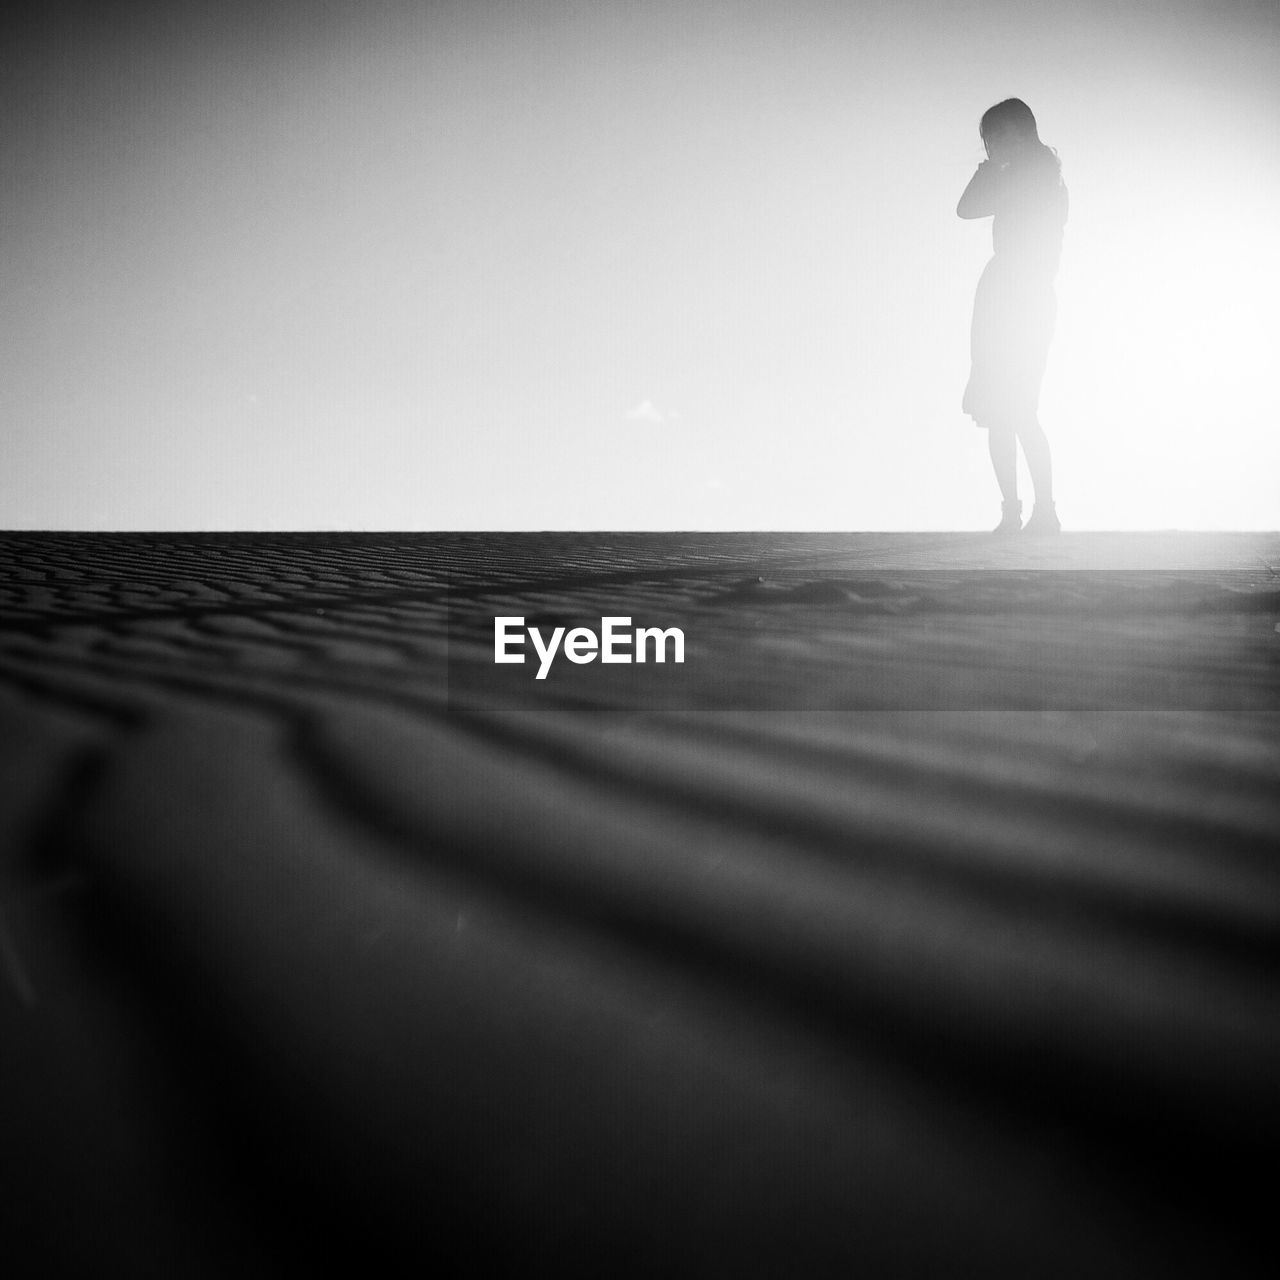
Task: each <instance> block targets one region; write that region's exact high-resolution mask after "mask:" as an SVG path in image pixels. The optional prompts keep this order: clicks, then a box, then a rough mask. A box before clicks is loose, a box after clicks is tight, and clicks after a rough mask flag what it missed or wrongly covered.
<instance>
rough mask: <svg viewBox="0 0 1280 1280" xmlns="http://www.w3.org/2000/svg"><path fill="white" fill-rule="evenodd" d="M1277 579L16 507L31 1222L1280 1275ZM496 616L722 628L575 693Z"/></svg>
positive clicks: (5, 661) (185, 1253)
mask: <svg viewBox="0 0 1280 1280" xmlns="http://www.w3.org/2000/svg"><path fill="white" fill-rule="evenodd" d="M1277 565H1280V539H1278V538H1276V537H1275V536H1272V535H1239V534H1230V535H1077V536H1075V537H1072V536H1064V537H1063V538H1060V539H1053V540H1045V541H1040V542H1036V541H1032V540H1027V541H1026V542H1024V543H1016V542H1015V543H1012V544H1010V543H998V542H994V541H993V540H992V539H990V538H982V537H978V536H976V535H952V536H949V535H942V534H928V535H925V534H921V535H858V534H849V535H836V534H825V535H816V534H815V535H764V534H733V535H711V534H702V535H694V534H690V535H683V534H662V535H644V534H613V533H610V534H599V535H587V534H576V535H569V534H537V535H519V534H448V535H445V534H440V535H373V534H370V535H343V536H339V535H272V536H266V535H235V536H217V535H207V536H199V535H70V534H61V535H60V534H44V535H41V534H10V535H3V536H0V566H2V567H3V572H4V579H3V584H2V585H0V608H2V609H3V614H2V616H0V760H2V761H3V766H4V772H3V778H4V785H3V787H2V788H0V848H2V849H3V854H2V856H0V944H3V946H2V948H0V974H2V976H3V983H2V985H0V1010H2V1011H3V1019H4V1027H3V1035H4V1043H5V1045H6V1053H5V1055H4V1067H3V1068H2V1070H3V1072H4V1077H3V1079H4V1083H5V1085H6V1086H7V1087H5V1088H4V1089H3V1090H0V1097H2V1098H3V1103H0V1106H2V1107H3V1109H4V1115H3V1120H2V1121H0V1123H3V1125H4V1131H5V1132H6V1134H9V1135H12V1138H11V1140H7V1142H6V1145H7V1146H8V1147H9V1149H10V1151H11V1152H12V1156H11V1157H10V1158H9V1160H8V1168H7V1170H6V1177H7V1180H8V1182H9V1184H10V1185H9V1187H7V1188H6V1195H7V1197H8V1201H7V1202H8V1203H9V1204H11V1205H13V1206H16V1207H17V1209H18V1210H19V1212H18V1215H17V1220H18V1222H19V1226H18V1228H16V1229H15V1230H16V1237H15V1238H16V1239H19V1240H20V1239H21V1238H22V1237H23V1236H24V1235H25V1236H26V1238H27V1239H28V1240H29V1241H31V1242H33V1243H34V1245H35V1247H37V1248H39V1249H41V1250H43V1251H44V1253H45V1256H46V1257H47V1258H48V1259H49V1271H50V1272H53V1271H56V1270H58V1269H68V1270H77V1269H83V1268H87V1267H89V1266H91V1265H101V1264H100V1261H98V1260H100V1259H101V1257H102V1256H103V1254H104V1252H105V1253H106V1254H108V1255H112V1256H114V1257H116V1258H118V1259H119V1260H121V1261H122V1262H123V1263H124V1264H125V1265H128V1266H129V1267H130V1268H131V1269H132V1270H133V1271H135V1272H136V1273H141V1274H150V1273H156V1274H161V1273H163V1274H174V1273H175V1272H176V1273H178V1274H202V1273H206V1272H207V1273H208V1274H210V1275H216V1274H226V1273H227V1272H228V1271H230V1270H232V1269H233V1268H234V1269H235V1271H236V1272H237V1273H245V1274H255V1273H260V1274H264V1275H273V1274H280V1273H291V1272H293V1271H295V1270H296V1271H299V1272H301V1271H304V1270H314V1269H315V1268H316V1267H319V1266H325V1265H333V1264H335V1263H337V1264H338V1265H340V1266H341V1267H342V1268H343V1269H351V1268H355V1267H360V1268H362V1269H366V1270H367V1269H369V1268H371V1267H372V1268H374V1269H384V1270H385V1269H396V1268H398V1267H399V1266H400V1265H401V1264H402V1263H403V1265H404V1266H405V1268H406V1270H413V1271H414V1272H415V1273H420V1272H421V1271H422V1270H423V1269H424V1268H426V1267H433V1266H441V1265H443V1266H448V1267H452V1268H457V1267H462V1266H467V1267H472V1266H475V1267H478V1266H480V1265H482V1264H483V1265H489V1266H497V1267H498V1269H499V1270H501V1271H504V1272H507V1273H512V1274H514V1273H515V1272H517V1271H519V1273H520V1274H525V1273H527V1272H529V1271H531V1270H535V1271H545V1272H552V1273H555V1274H577V1273H582V1274H588V1273H590V1274H637V1275H650V1274H698V1275H701V1274H734V1275H738V1274H748V1275H770V1276H772V1275H797V1274H804V1275H808V1274H813V1275H822V1274H830V1275H847V1274H850V1273H851V1272H854V1271H856V1272H858V1273H859V1274H870V1275H903V1276H915V1275H947V1276H953V1275H957V1274H961V1275H963V1274H973V1275H989V1274H1004V1273H1011V1274H1036V1275H1062V1276H1078V1275H1081V1274H1089V1275H1116V1276H1138V1275H1144V1276H1145V1275H1149V1274H1163V1275H1223V1274H1231V1275H1248V1274H1263V1273H1264V1272H1263V1263H1264V1261H1265V1255H1264V1254H1262V1253H1261V1252H1260V1250H1261V1247H1262V1246H1263V1245H1264V1244H1265V1243H1266V1241H1267V1239H1268V1232H1269V1219H1270V1205H1269V1199H1270V1197H1269V1196H1268V1194H1267V1188H1266V1187H1264V1186H1263V1185H1261V1184H1260V1183H1258V1182H1257V1181H1255V1180H1254V1179H1253V1178H1252V1177H1251V1176H1249V1174H1248V1173H1247V1172H1246V1171H1247V1170H1249V1169H1250V1168H1251V1162H1252V1161H1256V1159H1257V1158H1258V1157H1259V1156H1262V1157H1264V1158H1266V1157H1267V1156H1268V1155H1269V1154H1270V1153H1272V1152H1274V1149H1275V1144H1276V1141H1277V1137H1280V1094H1278V1093H1277V1089H1276V1084H1275V1081H1276V1080H1277V1078H1280V1072H1278V1070H1277V1069H1278V1068H1280V1019H1277V1016H1276V1014H1277V1006H1276V993H1277V982H1276V980H1277V976H1278V973H1277V970H1278V965H1277V959H1278V955H1277V945H1276V944H1277V937H1278V931H1277V925H1278V923H1280V892H1278V889H1280V872H1278V871H1277V863H1276V858H1275V852H1276V848H1277V834H1278V833H1280V788H1278V787H1277V782H1278V781H1280V697H1278V695H1280V666H1278V665H1277V655H1278V654H1280V634H1277V631H1276V626H1277V623H1278V622H1280V591H1278V589H1277V572H1276V566H1277ZM508 611H510V612H511V613H512V614H519V615H522V616H525V617H527V618H530V619H544V620H546V622H547V623H548V624H551V623H553V622H556V621H557V620H558V621H559V622H560V623H564V624H569V623H572V622H575V621H584V622H585V621H588V620H590V619H593V618H594V619H595V620H596V621H597V622H598V621H599V619H600V617H601V616H602V615H603V614H606V613H613V614H626V615H630V616H634V617H635V618H637V619H643V618H652V619H654V620H657V621H661V622H663V624H664V625H680V626H682V627H684V629H685V630H686V633H687V635H688V638H689V644H688V661H687V662H686V663H685V665H684V666H683V667H682V668H678V669H677V668H674V667H672V668H665V669H662V670H658V669H656V668H650V669H639V668H636V667H634V666H632V667H630V668H628V669H623V668H621V667H612V668H605V667H603V666H600V665H595V666H588V665H583V666H581V667H571V666H562V667H558V668H556V669H555V670H554V671H553V672H552V673H551V678H549V679H548V680H546V681H544V682H542V683H541V684H540V685H539V684H535V683H534V682H533V681H532V678H531V673H530V671H528V670H525V669H521V668H516V667H510V668H504V669H502V670H497V669H495V668H494V666H493V664H492V661H491V655H492V633H491V625H492V618H493V617H494V616H495V615H496V614H498V613H506V612H508ZM10 1046H11V1047H10ZM16 1247H17V1245H15V1248H16Z"/></svg>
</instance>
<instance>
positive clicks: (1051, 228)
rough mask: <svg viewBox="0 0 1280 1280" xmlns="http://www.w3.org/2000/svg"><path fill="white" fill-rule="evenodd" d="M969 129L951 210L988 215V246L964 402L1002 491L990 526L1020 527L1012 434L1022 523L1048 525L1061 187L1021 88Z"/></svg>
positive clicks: (1053, 517) (1042, 529)
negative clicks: (1047, 416) (974, 161)
mask: <svg viewBox="0 0 1280 1280" xmlns="http://www.w3.org/2000/svg"><path fill="white" fill-rule="evenodd" d="M978 132H979V134H981V136H982V141H983V145H984V146H985V147H986V150H987V159H986V160H984V161H983V162H982V163H981V164H980V165H979V166H978V170H977V172H976V173H975V174H974V175H973V177H972V178H970V179H969V185H968V186H967V187H965V189H964V194H963V195H962V196H961V197H960V203H959V204H958V205H956V213H958V214H959V215H960V217H962V218H986V217H992V216H994V221H993V223H992V228H991V239H992V248H993V251H994V252H993V256H992V258H991V261H990V262H988V263H987V265H986V268H985V269H984V270H983V272H982V276H981V278H980V279H979V281H978V291H977V294H976V295H975V297H974V300H973V325H972V327H971V329H970V331H969V338H970V355H971V357H972V369H971V372H970V374H969V385H968V386H967V387H966V388H965V392H964V402H963V407H964V411H965V412H966V413H967V414H969V415H970V417H972V418H973V420H974V422H976V423H977V424H978V426H980V427H984V428H986V431H987V443H988V447H989V448H990V451H991V465H992V467H994V468H995V473H996V481H997V482H998V483H999V485H1000V495H1001V497H1002V498H1003V500H1004V512H1003V518H1002V519H1001V521H1000V523H999V525H997V526H996V532H997V533H1016V532H1017V531H1018V530H1019V529H1021V528H1022V504H1021V503H1020V502H1019V501H1018V445H1017V442H1018V441H1019V440H1020V441H1021V442H1022V452H1023V454H1024V456H1025V457H1026V459H1027V469H1028V470H1029V471H1030V472H1031V482H1032V484H1033V485H1034V486H1035V495H1036V505H1035V510H1034V512H1033V513H1032V515H1031V519H1030V520H1028V521H1027V531H1028V532H1033V533H1057V532H1058V529H1059V528H1060V527H1061V526H1060V525H1059V523H1058V515H1057V512H1056V510H1055V509H1054V505H1053V463H1052V461H1051V458H1050V454H1049V442H1048V440H1047V439H1046V438H1045V434H1044V431H1043V430H1042V429H1041V426H1040V419H1039V417H1038V416H1037V415H1038V409H1039V401H1040V382H1041V379H1042V378H1043V376H1044V368H1045V362H1046V360H1047V358H1048V355H1049V340H1050V339H1051V338H1052V337H1053V326H1054V321H1055V319H1056V317H1057V310H1058V307H1057V299H1056V297H1055V296H1054V291H1053V279H1054V276H1055V275H1057V272H1058V261H1059V258H1060V257H1061V255H1062V228H1063V226H1064V224H1065V223H1066V220H1067V188H1066V186H1065V185H1064V184H1063V181H1062V171H1061V166H1060V165H1059V162H1058V155H1057V152H1055V151H1054V150H1053V149H1052V148H1051V147H1047V146H1045V144H1044V143H1043V142H1041V141H1040V135H1039V133H1038V132H1037V130H1036V118H1035V116H1033V115H1032V114H1031V108H1030V107H1028V106H1027V104H1026V103H1025V102H1023V101H1022V100H1021V99H1020V98H1007V99H1005V101H1004V102H997V103H996V105H995V106H994V107H991V108H990V109H989V110H988V111H987V112H986V113H985V114H984V115H983V117H982V121H981V123H980V124H979V125H978Z"/></svg>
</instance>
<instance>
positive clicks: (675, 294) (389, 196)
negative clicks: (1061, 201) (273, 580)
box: [0, 0, 1280, 529]
mask: <svg viewBox="0 0 1280 1280" xmlns="http://www.w3.org/2000/svg"><path fill="white" fill-rule="evenodd" d="M32 12H33V15H34V16H31V17H29V18H28V19H26V20H14V19H7V20H6V22H7V23H8V26H7V28H6V29H5V30H4V31H3V32H0V38H3V47H4V55H3V56H4V59H5V62H6V66H5V75H4V79H3V89H2V90H0V93H2V98H0V105H2V106H3V110H4V129H3V134H2V135H0V137H2V146H3V153H2V161H3V164H4V170H5V181H4V184H3V195H2V197H0V198H2V199H3V210H2V211H0V214H2V220H0V226H2V227H3V235H4V248H5V251H4V255H3V273H4V274H3V300H4V301H3V318H2V321H0V323H2V324H3V332H2V333H0V362H2V368H0V374H2V376H0V414H2V415H3V432H4V436H3V439H4V462H3V466H0V527H15V528H21V527H45V528H49V527H69V528H135V529H136V528H184V529H199V528H209V529H215V528H259V529H283V528H370V529H415V528H417V529H451V528H508V529H518V528H654V529H661V528H751V529H768V528H779V529H802V528H825V529H842V528H848V529H875V528H883V529H894V528H899V529H910V528H981V527H985V526H989V525H990V524H993V523H994V520H995V517H996V515H997V514H998V496H997V493H996V489H995V484H994V481H993V479H992V478H991V475H990V470H989V464H988V462H987V459H986V455H985V437H984V435H983V434H982V433H981V432H979V431H978V430H977V429H975V428H974V426H973V425H972V423H971V422H970V420H969V419H968V418H967V417H965V416H964V415H963V414H962V413H961V411H960V396H961V392H962V391H963V388H964V383H965V379H966V377H967V373H968V324H969V311H970V307H971V304H972V297H973V288H974V285H975V283H976V280H977V277H978V274H979V272H980V271H981V269H982V265H983V263H984V262H985V260H986V258H987V256H988V255H989V252H990V223H989V222H988V221H982V222H964V221H961V220H960V219H958V218H957V217H956V216H955V212H954V210H955V203H956V200H957V198H958V197H959V194H960V191H961V190H962V189H963V187H964V185H965V182H966V181H967V180H968V178H969V176H970V174H971V172H972V170H973V167H974V166H975V164H976V163H977V161H978V160H979V159H980V158H981V156H982V152H981V145H980V142H979V139H978V135H977V122H978V118H979V116H980V115H981V113H982V111H983V110H984V109H985V108H986V107H987V106H989V105H991V104H992V103H993V102H996V101H998V100H999V99H1001V98H1004V97H1008V96H1011V95H1016V96H1019V97H1022V98H1024V99H1025V100H1026V101H1027V102H1028V103H1029V104H1030V105H1031V107H1032V108H1033V110H1034V111H1035V112H1036V115H1037V117H1038V119H1039V122H1040V132H1041V136H1042V138H1043V139H1044V140H1045V141H1046V142H1048V143H1050V144H1051V145H1053V146H1055V147H1057V148H1058V150H1059V152H1060V154H1061V157H1062V162H1063V171H1064V176H1065V178H1066V181H1067V183H1068V186H1069V188H1070V191H1071V220H1070V222H1069V223H1068V227H1067V236H1066V245H1065V251H1064V257H1063V266H1062V272H1061V274H1060V276H1059V286H1058V291H1059V298H1060V321H1059V329H1058V335H1057V338H1056V340H1055V345H1054V348H1053V350H1052V352H1051V355H1050V366H1049V372H1048V375H1047V377H1046V381H1045V388H1044V394H1043V397H1042V402H1041V409H1042V412H1041V420H1042V422H1043V423H1044V425H1045V428H1046V431H1047V432H1048V434H1049V437H1050V439H1051V441H1052V442H1053V445H1054V448H1055V457H1056V460H1057V465H1058V475H1059V486H1058V487H1059V510H1060V512H1061V514H1062V517H1063V520H1064V523H1066V524H1067V525H1068V526H1069V527H1076V528H1081V527H1091V528H1126V527H1167V526H1180V527H1183V528H1197V527H1241V528H1264V527H1265V528H1276V527H1277V526H1280V483H1277V479H1276V478H1277V476H1280V383H1278V381H1277V379H1276V377H1275V365H1276V358H1275V352H1276V351H1277V350H1280V307H1278V306H1277V298H1278V297H1280V247H1278V244H1277V228H1280V127H1278V126H1277V121H1280V6H1277V5H1275V4H1273V3H1270V2H1269V0H1260V2H1252V3H1251V2H1249V0H1242V2H1240V3H1226V2H1225V0H1214V2H1210V0H1150V2H1149V3H1124V2H1122V0H1110V2H1105V0H1078V2H1076V3H1071V4H1066V3H1062V4H1045V3H1037V2H1036V0H1017V2H1015V0H1010V2H1009V3H993V2H990V0H988V2H986V3H977V2H976V0H957V2H955V3H950V4H948V3H945V2H943V3H940V2H939V0H921V2H918V3H917V2H915V0H885V2H884V3H856V2H854V0H846V2H844V3H836V2H835V0H786V2H785V3H784V2H778V3H767V4H766V3H761V2H755V0H744V2H742V3H730V2H728V0H726V2H724V3H703V2H701V0H680V2H679V3H676V2H674V0H672V2H668V0H632V2H629V3H622V2H620V0H583V2H582V3H577V2H570V0H523V2H521V3H515V2H513V3H487V2H485V0H477V2H473V3H460V4H443V3H423V4H411V3H407V2H403V0H400V2H396V3H392V2H390V0H387V2H379V0H349V2H348V0H330V2H317V3H302V2H301V0H298V2H296V3H270V2H269V0H257V2H256V3H245V2H243V0H223V3H221V4H210V5H207V6H199V7H197V6H192V5H184V4H181V3H174V4H168V5H163V4H157V5H134V6H95V5H89V4H56V3H49V2H48V0H45V3H41V4H38V5H34V6H32ZM1028 496H1029V494H1028Z"/></svg>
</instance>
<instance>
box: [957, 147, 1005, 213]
mask: <svg viewBox="0 0 1280 1280" xmlns="http://www.w3.org/2000/svg"><path fill="white" fill-rule="evenodd" d="M999 172H1000V170H999V168H998V167H997V166H996V165H994V164H992V163H991V161H990V160H984V161H983V162H982V163H981V164H980V165H979V166H978V167H977V169H976V170H975V172H974V175H973V177H972V178H970V179H969V185H968V186H967V187H965V189H964V194H963V195H962V196H961V197H960V203H959V204H957V205H956V213H957V214H958V215H959V216H960V217H962V218H988V217H990V216H991V215H992V214H993V213H995V211H996V205H995V184H996V175H997V174H998V173H999Z"/></svg>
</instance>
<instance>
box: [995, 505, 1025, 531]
mask: <svg viewBox="0 0 1280 1280" xmlns="http://www.w3.org/2000/svg"><path fill="white" fill-rule="evenodd" d="M1000 510H1001V511H1002V512H1003V513H1004V515H1003V516H1002V517H1001V520H1000V523H999V524H998V525H996V527H995V528H994V529H993V530H992V533H1017V532H1018V530H1019V529H1021V528H1022V503H1020V502H1018V501H1016V500H1015V501H1013V502H1003V503H1001V504H1000Z"/></svg>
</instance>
